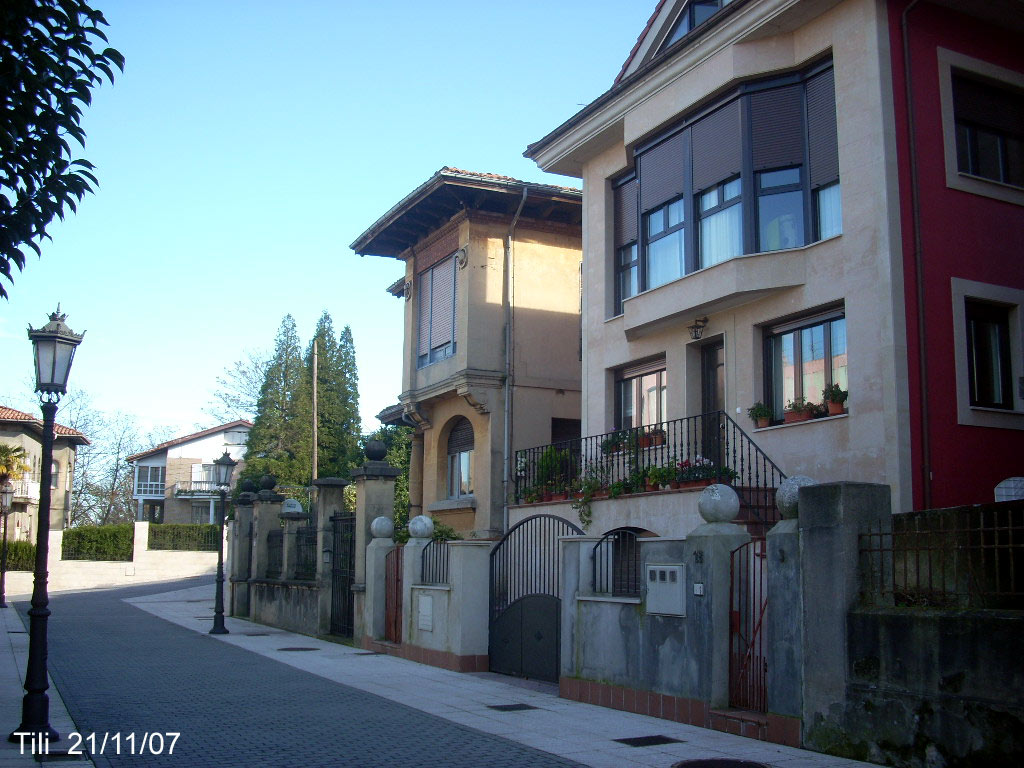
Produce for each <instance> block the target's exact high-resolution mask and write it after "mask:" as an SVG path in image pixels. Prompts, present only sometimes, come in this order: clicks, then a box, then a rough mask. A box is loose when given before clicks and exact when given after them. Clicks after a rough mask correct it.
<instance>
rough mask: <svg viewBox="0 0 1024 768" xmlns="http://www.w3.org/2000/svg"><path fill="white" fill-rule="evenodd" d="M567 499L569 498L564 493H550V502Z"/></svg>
mask: <svg viewBox="0 0 1024 768" xmlns="http://www.w3.org/2000/svg"><path fill="white" fill-rule="evenodd" d="M568 498H569V494H568V493H567V492H566V491H562V492H561V493H552V494H551V501H565V500H566V499H568Z"/></svg>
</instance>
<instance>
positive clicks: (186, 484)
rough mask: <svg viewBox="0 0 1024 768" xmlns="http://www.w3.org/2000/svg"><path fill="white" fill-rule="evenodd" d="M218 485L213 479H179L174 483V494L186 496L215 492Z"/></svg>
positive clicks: (217, 489) (218, 489)
mask: <svg viewBox="0 0 1024 768" xmlns="http://www.w3.org/2000/svg"><path fill="white" fill-rule="evenodd" d="M219 491H220V486H219V485H217V484H216V483H215V482H214V481H213V480H179V481H178V482H176V483H175V484H174V495H175V496H186V495H190V494H194V493H202V494H210V495H212V494H215V493H218V492H219Z"/></svg>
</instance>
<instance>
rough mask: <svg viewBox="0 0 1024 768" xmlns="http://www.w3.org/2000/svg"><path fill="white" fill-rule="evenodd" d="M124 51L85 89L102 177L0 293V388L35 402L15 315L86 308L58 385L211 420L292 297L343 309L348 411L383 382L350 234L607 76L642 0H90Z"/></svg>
mask: <svg viewBox="0 0 1024 768" xmlns="http://www.w3.org/2000/svg"><path fill="white" fill-rule="evenodd" d="M93 4H94V6H95V7H97V8H98V9H99V10H101V11H103V13H104V14H105V15H106V17H107V20H108V21H109V22H110V27H109V29H108V30H107V32H108V36H109V38H110V42H111V44H112V45H113V46H114V47H116V48H117V49H118V50H120V51H121V53H123V54H124V55H125V58H126V59H127V65H126V69H125V73H124V74H123V75H122V76H120V77H119V79H118V80H117V82H116V83H115V85H114V86H113V87H111V86H109V85H104V86H103V87H102V88H100V89H99V90H97V91H96V92H94V100H93V105H92V107H91V108H89V110H88V111H87V112H86V115H85V119H84V127H85V129H86V133H87V134H88V144H87V146H86V148H85V149H84V150H82V151H80V152H79V154H78V155H77V156H79V157H85V158H87V159H89V160H91V161H92V162H93V163H95V164H96V166H97V173H98V176H99V179H100V188H99V189H98V191H97V193H96V194H95V195H91V196H89V197H87V198H86V200H85V201H84V203H83V204H82V205H81V207H80V208H79V213H78V214H77V215H72V216H71V217H70V218H69V219H68V220H67V221H66V222H64V223H60V222H57V223H55V224H54V225H53V226H52V228H51V230H50V232H51V234H52V236H53V241H52V242H45V243H44V245H43V258H42V259H41V260H40V259H36V258H35V256H30V257H29V262H28V265H27V267H26V270H25V271H24V272H23V273H20V274H18V273H16V274H15V282H14V285H13V286H11V285H9V284H8V285H6V286H5V287H7V289H8V292H9V293H10V295H11V298H10V300H9V301H8V302H3V301H0V360H2V361H3V363H2V365H0V403H3V404H8V405H11V406H13V407H16V408H22V409H28V408H32V407H33V403H34V398H33V396H32V391H31V390H32V382H31V345H30V344H29V342H28V340H27V338H26V336H25V327H26V325H27V324H28V323H31V324H32V325H33V326H35V327H38V326H39V325H42V324H43V323H45V322H46V315H47V313H49V312H51V311H52V310H53V309H54V307H55V306H56V304H57V302H58V301H59V302H61V305H62V310H63V311H65V312H67V313H68V320H67V322H68V324H69V325H70V326H71V327H72V328H73V329H74V330H75V331H77V332H81V331H83V330H86V331H87V334H86V337H85V340H84V342H83V343H82V345H81V347H80V348H79V351H78V355H77V356H76V358H75V365H74V369H73V371H72V381H71V389H80V390H84V391H85V392H87V393H88V395H89V396H90V397H91V399H92V400H93V402H94V404H95V405H96V407H98V408H100V409H102V410H106V411H118V410H120V411H124V412H127V413H130V414H134V415H135V416H136V417H137V418H138V420H139V424H140V428H141V429H142V430H143V431H146V430H148V429H150V428H153V427H169V428H170V429H172V430H173V431H174V432H175V433H184V432H189V431H191V430H192V429H193V428H197V427H205V426H210V425H211V423H212V421H211V418H210V417H209V416H207V415H206V414H205V413H204V412H203V408H204V406H206V405H207V404H208V403H209V402H210V400H211V395H212V392H213V390H214V388H215V386H216V377H217V376H218V375H220V374H221V373H222V371H223V370H224V368H225V367H226V366H228V365H229V364H231V363H232V362H233V361H234V360H237V359H239V358H241V357H243V356H244V354H245V352H246V350H268V349H270V348H271V347H272V345H273V339H274V335H275V333H276V331H277V327H278V325H279V324H280V321H281V318H282V317H283V316H284V315H285V314H286V313H289V312H290V313H291V314H292V315H293V316H294V317H295V319H296V323H297V325H298V329H299V333H300V335H301V337H302V340H303V344H305V342H306V341H307V340H308V338H309V336H310V335H311V333H312V331H313V327H314V325H315V323H316V319H317V318H318V317H319V315H320V313H321V312H322V311H323V310H324V309H326V310H328V311H329V312H330V313H331V315H332V317H333V319H334V323H335V327H336V328H337V329H339V330H340V329H341V328H342V327H343V326H344V325H346V324H348V325H351V326H352V332H353V336H354V339H355V344H356V358H357V362H358V365H359V375H360V398H361V411H362V416H363V421H364V428H366V429H367V430H369V429H372V428H375V427H376V426H377V423H376V421H375V419H373V414H375V413H377V412H378V411H379V410H380V409H381V408H383V407H384V406H386V405H388V404H390V403H393V402H395V401H396V397H397V395H398V391H399V388H400V386H401V361H400V354H399V352H400V349H401V344H402V327H401V319H402V318H401V313H402V304H401V302H400V301H399V300H397V299H395V298H393V297H391V296H389V295H388V294H387V293H385V290H384V289H385V288H386V287H387V285H389V284H390V283H391V282H393V281H394V280H395V279H397V278H398V277H399V276H400V275H401V274H402V268H401V264H400V263H399V262H397V261H395V260H393V259H382V258H361V257H357V256H355V255H354V254H353V253H352V251H351V250H350V249H349V248H348V244H349V243H350V242H352V240H354V239H355V237H356V236H357V235H358V234H360V233H361V232H362V231H363V230H364V229H366V228H367V227H369V226H370V224H372V223H373V222H374V221H375V220H376V219H377V218H378V217H379V216H380V215H382V214H383V213H384V212H385V211H387V210H388V209H389V208H390V207H391V206H392V205H394V204H395V203H396V202H398V200H400V199H401V198H402V197H404V196H405V195H406V194H407V193H408V192H410V191H411V190H412V189H413V188H415V187H416V186H417V185H419V184H421V183H422V182H423V181H425V180H426V179H427V178H428V177H429V176H430V175H431V174H432V173H434V172H435V171H436V170H437V169H439V168H441V167H442V166H445V165H451V166H455V167H460V168H465V169H469V170H474V171H486V172H491V173H500V174H506V175H509V176H515V177H517V178H521V179H526V180H530V181H546V182H549V183H570V184H574V185H576V184H578V182H576V181H574V180H566V179H564V178H562V177H557V176H550V175H546V174H544V173H542V172H541V171H540V170H538V169H537V167H536V166H535V165H534V164H533V163H532V161H529V160H527V159H526V158H524V157H523V156H522V152H523V150H524V149H525V147H526V145H527V144H528V143H530V142H532V141H535V140H537V139H539V138H541V137H542V136H543V135H545V134H546V133H548V132H549V131H550V130H552V129H553V128H555V127H556V126H557V125H559V124H560V123H561V122H562V121H564V120H565V119H566V118H568V117H570V116H571V115H572V114H574V113H575V112H576V111H578V110H579V108H580V106H581V105H583V104H586V103H588V102H589V101H591V100H593V99H594V98H595V97H597V96H599V95H600V94H601V93H603V92H604V91H605V90H607V89H608V87H610V85H611V83H612V80H613V78H614V77H615V75H616V73H617V72H618V70H619V67H620V66H621V64H622V62H623V60H624V59H625V57H626V56H627V54H628V53H629V50H630V48H631V47H632V45H633V44H634V42H635V41H636V36H637V35H638V34H639V32H640V30H641V29H642V28H643V25H644V23H645V22H646V20H647V17H648V15H649V14H650V12H651V10H652V8H653V7H654V0H649V1H648V2H645V1H641V0H627V1H626V2H622V0H557V1H556V2H540V1H535V0H522V1H521V2H518V3H514V4H513V3H492V2H486V0H475V1H470V2H462V1H461V0H453V1H452V2H431V3H422V2H407V1H406V2H401V1H399V0H376V1H375V2H343V1H342V0H337V1H336V2H327V1H326V0H324V1H320V2H314V1H313V0H295V2H288V3H282V2H280V0H276V1H275V2H269V1H268V2H263V1H261V0H247V1H246V2H241V1H240V0H230V1H229V0H202V2H196V1H195V0H187V1H182V0H174V1H173V2H172V1H171V0H147V1H146V2H140V1H139V0H94V3H93Z"/></svg>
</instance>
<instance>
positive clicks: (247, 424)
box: [125, 419, 252, 462]
mask: <svg viewBox="0 0 1024 768" xmlns="http://www.w3.org/2000/svg"><path fill="white" fill-rule="evenodd" d="M234 427H249V428H250V429H252V422H251V421H246V420H245V419H237V420H236V421H229V422H228V423H227V424H221V425H220V426H218V427H210V428H209V429H202V430H200V431H198V432H193V433H192V434H191V435H185V436H184V437H176V438H174V439H173V440H168V441H167V442H164V443H160V444H159V445H158V446H156V447H155V448H150V449H149V450H148V451H143V452H142V453H136V454H133V455H131V456H129V457H127V458H126V459H125V461H127V462H132V461H136V460H138V459H144V458H146V457H147V456H152V455H153V454H155V453H161V452H162V451H166V450H167V449H168V448H173V447H174V446H176V445H181V444H182V443H187V442H188V441H189V440H195V439H196V438H197V437H206V436H207V435H212V434H214V433H215V432H226V431H227V430H229V429H232V428H234Z"/></svg>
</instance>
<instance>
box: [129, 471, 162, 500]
mask: <svg viewBox="0 0 1024 768" xmlns="http://www.w3.org/2000/svg"><path fill="white" fill-rule="evenodd" d="M135 493H137V494H140V495H149V496H153V495H156V496H163V493H164V468H163V467H147V466H142V467H139V468H138V469H137V470H136V478H135Z"/></svg>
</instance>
